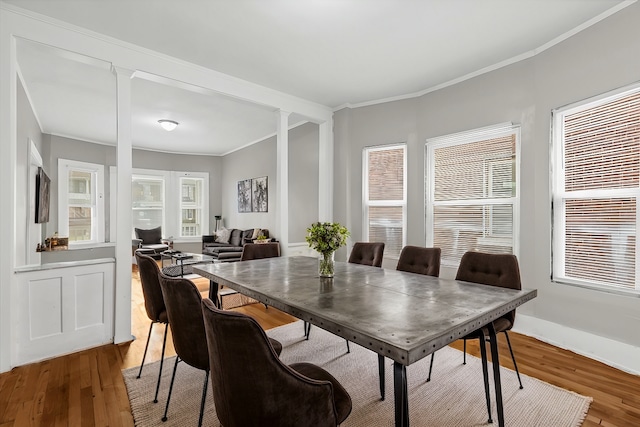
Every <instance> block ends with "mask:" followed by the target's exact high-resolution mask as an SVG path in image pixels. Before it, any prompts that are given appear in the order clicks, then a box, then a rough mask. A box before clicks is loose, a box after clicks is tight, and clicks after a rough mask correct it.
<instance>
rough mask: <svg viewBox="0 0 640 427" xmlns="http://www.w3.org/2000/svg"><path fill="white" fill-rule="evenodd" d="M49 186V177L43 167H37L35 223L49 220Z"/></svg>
mask: <svg viewBox="0 0 640 427" xmlns="http://www.w3.org/2000/svg"><path fill="white" fill-rule="evenodd" d="M50 187H51V179H49V177H48V176H47V174H46V173H45V172H44V169H42V168H41V167H38V172H37V175H36V209H35V220H36V224H42V223H45V222H49V206H50V192H51V190H50Z"/></svg>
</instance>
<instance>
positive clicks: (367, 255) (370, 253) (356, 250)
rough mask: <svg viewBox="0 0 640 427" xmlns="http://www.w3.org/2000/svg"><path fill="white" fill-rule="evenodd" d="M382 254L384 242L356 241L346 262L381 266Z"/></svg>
mask: <svg viewBox="0 0 640 427" xmlns="http://www.w3.org/2000/svg"><path fill="white" fill-rule="evenodd" d="M383 255H384V242H356V243H354V244H353V249H351V254H350V255H349V261H348V262H350V263H352V264H362V265H371V266H374V267H382V256H383Z"/></svg>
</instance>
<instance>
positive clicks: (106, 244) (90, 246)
mask: <svg viewBox="0 0 640 427" xmlns="http://www.w3.org/2000/svg"><path fill="white" fill-rule="evenodd" d="M115 246H116V243H115V242H103V243H77V244H75V245H74V244H69V246H68V247H67V249H66V250H68V251H78V250H87V249H97V248H111V247H115Z"/></svg>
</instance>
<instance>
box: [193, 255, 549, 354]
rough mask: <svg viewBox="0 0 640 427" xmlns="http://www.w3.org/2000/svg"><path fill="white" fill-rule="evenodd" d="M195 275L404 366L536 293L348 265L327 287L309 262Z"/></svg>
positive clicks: (221, 267) (205, 268)
mask: <svg viewBox="0 0 640 427" xmlns="http://www.w3.org/2000/svg"><path fill="white" fill-rule="evenodd" d="M193 270H194V272H195V273H196V274H200V275H201V276H203V277H206V278H208V279H210V280H213V281H214V282H217V283H218V284H219V285H224V286H228V287H229V288H231V289H235V290H237V291H239V292H241V293H243V294H245V295H248V296H250V297H252V298H255V299H257V300H258V301H260V302H261V303H264V304H267V305H269V306H273V307H275V308H277V309H279V310H282V311H284V312H286V313H289V314H291V315H293V316H295V317H297V318H299V319H302V320H305V321H307V322H309V323H311V324H313V325H316V326H318V327H320V328H323V329H326V330H327V331H329V332H332V333H334V334H336V335H338V336H341V337H343V338H345V339H347V340H349V341H352V342H355V343H357V344H359V345H361V346H363V347H365V348H369V349H371V350H372V351H374V352H376V353H378V354H380V355H383V356H385V357H388V358H390V359H392V360H394V361H395V362H398V363H400V364H402V365H405V366H407V365H410V364H412V363H414V362H416V361H418V360H420V359H422V358H423V357H425V356H427V355H429V354H431V353H433V352H434V351H436V350H438V349H439V348H442V347H444V346H445V345H447V344H449V343H451V342H453V341H455V340H457V339H460V338H462V337H463V336H465V335H466V334H467V333H469V332H472V331H474V330H476V329H478V328H479V327H481V326H484V325H486V324H488V323H489V322H491V321H492V320H494V319H497V318H498V317H500V316H502V315H503V314H505V313H507V312H509V311H511V310H513V309H514V308H516V307H518V306H519V305H522V304H523V303H525V302H527V301H529V300H531V299H533V298H535V297H536V295H537V291H536V290H521V291H517V290H512V289H504V288H499V287H495V286H487V285H480V284H477V283H468V282H462V281H456V280H448V279H441V278H437V277H430V276H424V275H420V274H414V273H407V272H402V271H397V270H389V269H382V268H377V267H369V266H363V265H359V264H350V263H343V262H336V264H335V275H334V277H333V278H332V279H325V278H320V277H319V276H318V260H317V259H316V258H311V257H280V258H268V259H262V260H254V261H243V262H237V263H221V264H207V265H199V266H194V267H193Z"/></svg>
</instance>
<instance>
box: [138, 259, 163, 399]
mask: <svg viewBox="0 0 640 427" xmlns="http://www.w3.org/2000/svg"><path fill="white" fill-rule="evenodd" d="M135 256H136V263H137V264H138V274H139V275H140V283H142V295H143V296H144V308H145V309H146V311H147V316H149V319H150V320H151V325H150V326H149V336H148V337H147V344H146V345H145V346H144V354H143V355H142V363H141V364H140V371H138V377H137V378H140V375H142V368H143V367H144V359H145V358H146V357H147V349H148V348H149V340H150V339H151V331H152V330H153V325H154V324H156V323H163V324H164V325H165V327H164V340H163V341H162V356H161V357H160V371H159V372H158V382H157V383H156V394H155V396H154V398H153V402H154V403H157V402H158V390H159V389H160V379H161V378H162V365H163V364H164V350H165V348H166V345H167V331H168V330H169V318H168V317H167V310H166V308H165V306H164V298H163V297H162V289H160V268H159V267H158V263H157V262H156V261H155V260H154V259H153V258H151V257H150V256H147V255H143V254H141V253H136V254H135Z"/></svg>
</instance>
